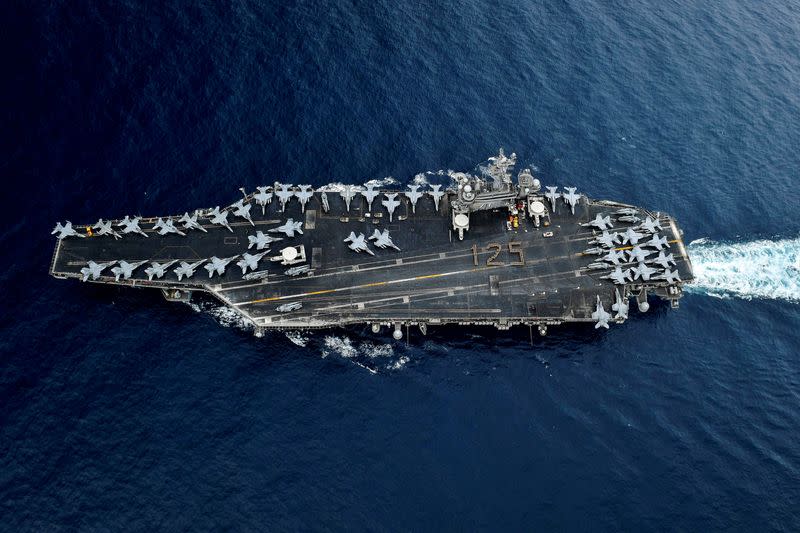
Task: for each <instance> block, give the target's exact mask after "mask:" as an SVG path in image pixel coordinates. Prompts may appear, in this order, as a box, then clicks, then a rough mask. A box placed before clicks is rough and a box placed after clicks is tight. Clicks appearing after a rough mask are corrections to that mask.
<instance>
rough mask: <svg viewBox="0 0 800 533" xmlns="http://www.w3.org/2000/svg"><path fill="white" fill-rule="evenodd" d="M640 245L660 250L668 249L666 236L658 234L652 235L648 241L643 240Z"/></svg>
mask: <svg viewBox="0 0 800 533" xmlns="http://www.w3.org/2000/svg"><path fill="white" fill-rule="evenodd" d="M642 246H652V247H653V248H655V249H656V250H661V249H662V248H667V249H669V243H667V238H666V237H659V236H658V235H653V236H652V237H651V238H650V240H649V241H647V242H645V243H644V244H643V245H642Z"/></svg>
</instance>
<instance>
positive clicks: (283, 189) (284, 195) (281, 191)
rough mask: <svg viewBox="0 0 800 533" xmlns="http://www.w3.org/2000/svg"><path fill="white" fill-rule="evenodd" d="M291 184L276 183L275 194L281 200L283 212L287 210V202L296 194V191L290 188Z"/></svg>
mask: <svg viewBox="0 0 800 533" xmlns="http://www.w3.org/2000/svg"><path fill="white" fill-rule="evenodd" d="M290 187H291V185H284V184H282V183H277V182H276V183H275V196H277V197H278V200H280V201H281V213H283V212H284V211H286V202H288V201H289V200H290V199H291V198H292V196H294V191H292V190H291V189H290Z"/></svg>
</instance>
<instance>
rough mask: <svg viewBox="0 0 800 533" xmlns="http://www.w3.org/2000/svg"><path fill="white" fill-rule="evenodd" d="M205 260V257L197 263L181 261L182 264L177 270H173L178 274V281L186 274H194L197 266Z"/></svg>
mask: <svg viewBox="0 0 800 533" xmlns="http://www.w3.org/2000/svg"><path fill="white" fill-rule="evenodd" d="M205 262H206V260H205V259H201V260H200V261H197V262H196V263H187V262H186V261H181V264H180V266H179V267H178V268H176V269H175V270H173V272H175V274H176V275H177V276H178V281H181V280H182V279H183V277H184V276H186V277H187V278H191V277H192V276H194V271H195V270H196V269H197V267H199V266H200V265H202V264H203V263H205Z"/></svg>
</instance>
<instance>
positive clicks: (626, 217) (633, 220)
mask: <svg viewBox="0 0 800 533" xmlns="http://www.w3.org/2000/svg"><path fill="white" fill-rule="evenodd" d="M617 220H618V221H620V222H628V223H630V224H636V223H637V222H639V221H641V220H642V219H641V218H639V217H637V216H634V215H622V216H621V217H617Z"/></svg>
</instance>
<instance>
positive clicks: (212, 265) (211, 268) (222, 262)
mask: <svg viewBox="0 0 800 533" xmlns="http://www.w3.org/2000/svg"><path fill="white" fill-rule="evenodd" d="M237 257H239V256H237V255H232V256H231V257H225V258H223V259H220V258H219V257H217V256H216V255H215V256H213V257H212V258H211V259H209V262H208V263H206V264H205V265H204V266H203V268H205V269H206V270H208V277H209V278H210V277H211V276H213V275H214V274H215V273H216V274H217V275H219V276H221V275H223V274H224V273H225V267H227V266H228V263H230V262H231V261H233V260H234V259H236V258H237Z"/></svg>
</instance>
